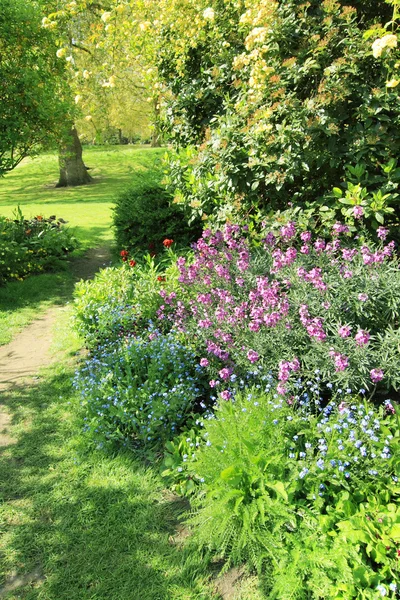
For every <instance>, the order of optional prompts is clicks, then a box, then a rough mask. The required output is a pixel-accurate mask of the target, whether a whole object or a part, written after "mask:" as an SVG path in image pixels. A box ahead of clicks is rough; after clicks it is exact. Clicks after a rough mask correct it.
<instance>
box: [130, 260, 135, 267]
mask: <svg viewBox="0 0 400 600" xmlns="http://www.w3.org/2000/svg"><path fill="white" fill-rule="evenodd" d="M135 265H136V260H133V259H132V260H130V261H129V266H130V267H134V266H135Z"/></svg>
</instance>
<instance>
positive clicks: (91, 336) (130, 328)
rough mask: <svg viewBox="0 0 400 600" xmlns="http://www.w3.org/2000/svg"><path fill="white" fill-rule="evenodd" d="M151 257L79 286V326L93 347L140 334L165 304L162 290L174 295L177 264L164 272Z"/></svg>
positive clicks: (88, 344)
mask: <svg viewBox="0 0 400 600" xmlns="http://www.w3.org/2000/svg"><path fill="white" fill-rule="evenodd" d="M162 266H163V265H162V264H161V265H156V264H155V262H154V259H152V258H150V256H149V255H147V257H146V258H145V261H144V263H142V264H137V265H135V267H130V266H129V264H128V263H125V264H124V265H123V266H121V267H109V268H107V269H103V270H102V271H100V272H99V273H98V274H97V275H96V277H95V278H94V280H93V281H80V282H79V283H77V285H76V287H75V313H74V315H75V326H76V328H77V331H78V332H79V334H80V335H81V336H82V337H83V339H84V340H85V343H86V345H87V346H88V347H90V348H95V347H96V346H98V345H103V344H105V343H106V342H112V341H115V340H117V339H120V338H121V337H125V336H128V337H129V336H132V335H137V334H139V335H140V333H141V332H142V330H143V328H146V327H147V326H148V324H149V321H151V320H152V319H155V317H156V312H157V310H158V308H159V306H160V305H161V303H162V298H161V296H160V293H159V292H160V290H161V289H166V290H168V291H169V292H172V291H173V290H174V288H175V287H176V283H177V269H176V266H175V265H170V266H168V267H167V268H166V269H165V270H164V271H162V269H161V267H162Z"/></svg>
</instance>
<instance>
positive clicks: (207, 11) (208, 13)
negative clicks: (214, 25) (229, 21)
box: [203, 7, 215, 21]
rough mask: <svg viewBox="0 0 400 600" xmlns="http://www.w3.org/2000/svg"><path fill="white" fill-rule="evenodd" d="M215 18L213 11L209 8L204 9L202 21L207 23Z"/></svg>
mask: <svg viewBox="0 0 400 600" xmlns="http://www.w3.org/2000/svg"><path fill="white" fill-rule="evenodd" d="M214 17H215V12H214V9H213V8H211V7H208V8H206V9H205V10H204V11H203V19H207V20H208V21H213V20H214Z"/></svg>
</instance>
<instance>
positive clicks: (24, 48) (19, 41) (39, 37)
mask: <svg viewBox="0 0 400 600" xmlns="http://www.w3.org/2000/svg"><path fill="white" fill-rule="evenodd" d="M56 50H57V47H56V45H55V41H54V38H53V36H52V34H51V33H50V32H49V31H46V30H45V29H43V28H42V25H41V13H40V11H39V10H38V6H37V4H36V3H34V2H31V1H28V0H23V1H21V0H2V4H1V14H0V79H1V82H2V85H1V89H0V176H1V175H3V174H4V173H6V172H7V171H10V170H11V169H13V168H14V167H15V166H16V165H18V164H19V163H20V162H21V160H22V159H23V158H24V157H25V156H28V155H29V154H31V153H32V152H34V151H35V150H37V149H38V147H43V145H48V144H49V143H52V142H53V143H54V140H55V139H56V136H57V133H58V131H59V129H60V127H61V126H62V125H63V122H64V120H66V119H72V118H73V117H72V109H71V104H70V102H69V100H68V97H69V93H68V89H67V87H66V83H65V80H64V77H63V75H64V68H63V66H62V65H60V62H59V61H58V60H57V57H56ZM66 98H67V100H66Z"/></svg>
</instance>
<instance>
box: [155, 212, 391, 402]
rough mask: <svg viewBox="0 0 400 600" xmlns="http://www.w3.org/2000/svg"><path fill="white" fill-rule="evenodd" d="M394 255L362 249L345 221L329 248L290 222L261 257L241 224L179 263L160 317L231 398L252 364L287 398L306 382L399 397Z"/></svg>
mask: <svg viewBox="0 0 400 600" xmlns="http://www.w3.org/2000/svg"><path fill="white" fill-rule="evenodd" d="M265 234H267V232H265ZM386 234H387V231H386V230H385V229H383V228H382V229H381V230H379V235H380V236H381V237H382V238H384V237H385V236H386ZM378 241H379V240H378ZM357 244H358V245H357ZM393 247H394V243H393V242H390V243H389V244H386V245H385V243H384V242H382V243H380V244H379V245H376V244H373V243H372V242H367V241H366V240H364V242H363V241H362V240H355V242H354V241H352V238H351V236H350V234H349V232H348V229H347V227H346V226H344V225H342V224H340V223H337V224H336V225H334V227H333V232H332V238H331V241H330V242H328V243H326V242H325V241H324V240H322V239H316V240H315V239H314V240H313V239H312V234H311V232H309V231H303V232H300V231H298V230H297V229H296V227H295V225H294V223H289V224H288V225H286V226H283V227H282V228H281V230H280V231H279V233H278V235H277V236H275V235H274V234H272V233H271V232H269V233H268V234H267V235H265V239H264V242H263V245H262V246H260V247H259V248H258V249H255V250H250V248H249V245H248V242H247V241H246V239H245V238H244V237H243V236H242V233H241V231H240V228H239V227H238V226H234V225H233V226H227V227H226V228H225V230H224V231H223V232H221V231H217V232H215V233H212V232H211V231H209V230H206V231H205V232H204V234H203V238H202V239H200V240H199V241H198V242H197V245H196V251H195V256H194V259H193V260H192V261H191V262H190V261H186V259H185V258H179V259H178V265H179V269H180V277H179V281H180V284H181V288H180V290H179V292H178V294H174V295H172V296H171V295H168V293H167V292H166V291H163V290H162V291H161V295H162V297H163V300H164V302H163V304H162V305H161V306H160V309H159V311H158V316H159V319H160V322H161V323H163V322H165V321H166V320H169V321H171V322H172V323H173V325H174V327H175V328H176V329H177V330H179V331H181V332H182V335H183V336H184V338H185V339H186V340H187V343H192V344H194V345H195V347H196V351H197V354H198V356H199V357H201V362H202V364H203V365H205V366H207V368H208V370H209V373H210V376H211V377H212V379H211V385H212V386H215V387H216V389H217V390H219V391H220V394H221V396H222V397H223V398H224V399H227V398H229V397H230V395H231V391H230V389H229V386H230V383H231V382H233V381H234V380H235V379H238V378H239V379H240V378H243V379H245V377H246V376H247V374H248V373H249V371H251V370H252V366H253V365H255V366H257V367H258V368H259V369H260V370H261V371H262V372H264V373H267V372H268V371H270V370H271V371H272V372H273V374H274V376H275V377H276V379H277V380H279V385H278V387H277V390H278V392H279V393H280V394H293V393H296V391H295V387H294V386H295V384H296V381H297V378H298V377H302V378H304V379H305V380H310V381H311V382H314V381H322V382H323V388H324V389H323V392H322V393H323V395H324V397H327V396H329V395H330V393H331V391H332V390H333V391H335V390H339V389H341V390H344V389H352V390H359V389H364V393H365V390H367V391H369V392H370V393H371V394H384V393H385V392H387V391H389V390H390V391H391V392H393V391H394V390H398V389H399V385H400V379H399V372H398V364H399V327H398V325H399V315H400V304H399V298H400V271H399V268H398V260H397V259H396V258H395V257H392V254H393ZM222 390H223V391H222Z"/></svg>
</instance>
